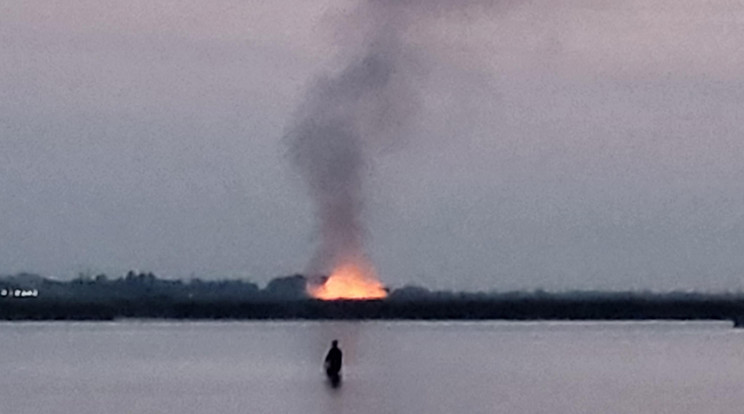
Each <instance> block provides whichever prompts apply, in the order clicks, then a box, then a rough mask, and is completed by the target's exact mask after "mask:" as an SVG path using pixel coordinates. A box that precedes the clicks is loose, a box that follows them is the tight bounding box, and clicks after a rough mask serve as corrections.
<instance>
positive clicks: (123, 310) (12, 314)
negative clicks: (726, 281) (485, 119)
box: [0, 272, 744, 323]
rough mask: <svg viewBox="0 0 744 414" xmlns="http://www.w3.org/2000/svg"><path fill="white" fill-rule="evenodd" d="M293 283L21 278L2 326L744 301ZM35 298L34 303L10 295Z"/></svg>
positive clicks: (681, 309) (670, 311) (435, 315)
mask: <svg viewBox="0 0 744 414" xmlns="http://www.w3.org/2000/svg"><path fill="white" fill-rule="evenodd" d="M305 284H306V280H305V278H304V277H303V276H300V275H294V276H288V277H281V278H277V279H274V280H272V281H271V282H270V283H269V284H268V285H267V286H266V287H264V288H263V289H261V288H259V287H258V286H257V285H256V284H254V283H250V282H245V281H240V280H221V281H204V280H199V279H194V280H191V281H189V282H183V281H179V280H164V279H159V278H157V277H155V276H154V275H153V274H151V273H134V272H129V273H128V274H127V275H125V276H122V277H120V278H117V279H109V278H107V277H106V276H104V275H99V276H95V277H80V278H77V279H74V280H70V281H56V280H50V279H45V278H42V277H39V276H36V275H29V274H21V275H16V276H7V277H2V278H0V290H3V291H4V292H5V296H2V297H0V320H2V319H4V320H111V319H117V318H170V319H421V320H438V319H464V320H468V319H469V320H482V319H508V320H535V319H545V320H547V319H553V320H572V319H576V320H579V319H597V320H644V319H669V320H689V319H707V320H733V321H735V322H737V323H741V322H742V319H741V317H742V316H743V315H744V293H725V294H704V293H688V292H670V293H649V292H562V293H548V292H542V291H536V292H504V293H498V292H491V293H457V292H442V291H437V292H433V291H429V290H427V289H424V288H421V287H404V288H401V289H396V290H393V291H391V292H390V296H389V297H388V298H387V299H385V300H374V301H333V302H323V301H319V300H314V299H311V298H308V297H307V295H306V293H305ZM33 290H35V291H36V292H37V296H34V297H20V296H19V297H16V296H14V292H21V291H27V292H31V291H33Z"/></svg>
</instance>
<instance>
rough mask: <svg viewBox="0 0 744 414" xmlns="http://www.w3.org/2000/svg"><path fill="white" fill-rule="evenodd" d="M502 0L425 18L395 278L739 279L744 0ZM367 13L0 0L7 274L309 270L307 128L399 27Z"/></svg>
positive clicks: (386, 178)
mask: <svg viewBox="0 0 744 414" xmlns="http://www.w3.org/2000/svg"><path fill="white" fill-rule="evenodd" d="M378 1H382V0H378ZM385 1H387V0H385ZM406 1H410V2H411V3H414V2H413V1H412V0H406ZM415 3H426V1H425V0H420V1H418V2H415ZM433 3H437V5H439V4H440V3H445V2H444V1H440V0H435V1H433ZM481 3H483V4H480V5H478V6H477V7H470V8H467V9H462V8H457V7H455V8H452V7H441V10H438V12H436V13H423V12H421V13H420V15H415V16H414V18H413V19H412V21H413V23H412V24H411V25H410V26H409V27H408V28H407V30H406V32H405V35H404V38H403V39H404V43H405V45H404V46H405V48H406V50H407V53H409V54H411V55H412V56H413V57H412V58H411V60H410V61H411V62H415V65H412V67H409V68H406V69H405V70H407V71H409V74H415V75H416V76H413V77H412V78H413V79H415V81H414V82H413V87H414V89H415V93H416V95H417V96H418V101H417V102H418V103H417V105H418V107H417V108H416V111H415V115H414V116H413V119H412V120H411V121H410V122H409V124H410V125H408V126H407V127H406V129H405V134H404V135H405V136H404V137H403V136H402V137H400V139H399V140H396V141H390V142H388V145H385V146H381V147H380V148H376V149H375V152H374V156H373V159H372V162H371V163H369V165H367V171H366V174H367V179H368V182H367V183H366V184H367V187H366V188H365V189H364V191H365V193H366V206H365V210H364V214H365V223H366V228H367V242H366V247H367V251H368V253H369V256H370V257H371V259H372V261H373V262H374V264H375V266H376V267H377V271H378V273H379V275H380V277H381V278H382V280H383V282H385V283H387V284H389V285H391V286H401V285H404V284H407V283H415V284H421V285H425V286H428V287H432V288H446V289H467V290H475V289H498V290H507V289H517V288H527V289H533V288H546V289H591V288H599V289H659V290H668V289H704V290H738V289H742V288H743V287H744V69H742V68H744V47H742V46H743V45H744V5H743V4H742V3H741V2H739V1H734V0H689V1H688V0H654V1H648V0H620V1H614V0H613V1H602V0H591V1H590V0H566V1H560V2H555V1H549V0H537V1H520V0H508V1H507V0H505V1H501V2H498V1H494V2H488V1H481ZM355 4H356V3H355V2H351V1H342V0H321V1H313V2H308V1H296V0H293V1H290V0H274V1H270V2H269V1H259V0H242V1H238V0H210V1H188V0H179V1H157V2H153V1H149V0H148V1H145V0H141V1H140V0H129V1H126V2H123V1H122V2H114V1H100V0H90V1H85V0H68V1H64V2H57V1H34V0H24V1H13V0H0V192H1V193H2V196H1V197H0V273H4V274H7V273H15V272H19V271H33V272H39V273H41V274H44V275H54V276H59V277H71V276H74V275H76V274H77V273H78V272H93V273H97V272H106V273H109V274H110V275H112V276H116V275H118V274H120V273H122V272H125V271H126V270H128V269H130V268H134V269H140V270H146V271H153V272H155V273H156V274H158V275H162V276H165V277H183V278H188V277H191V276H200V277H243V278H249V279H252V280H254V281H257V282H261V283H265V282H266V281H268V280H269V279H271V278H273V277H276V276H279V275H286V274H291V273H295V272H300V271H302V270H303V269H305V268H306V265H307V263H308V261H309V260H310V259H311V257H312V255H313V252H314V249H315V247H316V244H315V243H316V242H317V234H316V233H317V232H316V230H317V229H316V227H317V224H316V222H315V218H314V214H313V213H314V206H313V204H312V201H311V199H310V197H308V193H307V190H306V189H305V188H304V186H303V181H302V179H301V178H300V177H299V176H298V174H299V173H298V172H297V170H296V169H293V168H292V166H291V165H290V160H289V157H288V143H287V140H286V138H284V136H285V134H286V132H287V126H288V125H289V124H290V123H291V118H292V116H293V113H294V112H295V111H296V109H297V107H298V105H300V103H301V102H302V101H303V97H304V96H306V91H307V90H308V88H309V87H311V85H312V84H313V83H314V79H317V78H318V77H319V76H323V75H324V74H334V73H338V72H339V71H340V70H342V69H343V68H344V67H345V66H346V65H347V64H348V63H349V62H350V61H352V60H353V59H354V55H355V53H356V50H357V49H356V46H355V45H361V44H364V42H365V36H366V34H367V33H369V27H371V26H370V25H375V24H378V22H375V21H359V19H353V18H350V13H352V10H354V5H355ZM414 10H418V9H416V8H414ZM415 13H419V12H418V11H415ZM362 20H365V19H362ZM409 66H411V65H409ZM413 66H415V67H413Z"/></svg>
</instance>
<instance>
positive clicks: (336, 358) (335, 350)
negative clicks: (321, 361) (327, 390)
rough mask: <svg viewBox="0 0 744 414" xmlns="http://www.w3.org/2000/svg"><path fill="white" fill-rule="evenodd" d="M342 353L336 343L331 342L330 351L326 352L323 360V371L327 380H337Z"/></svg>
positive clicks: (334, 341)
mask: <svg viewBox="0 0 744 414" xmlns="http://www.w3.org/2000/svg"><path fill="white" fill-rule="evenodd" d="M342 358H343V353H342V352H341V349H339V347H338V341H337V340H335V339H334V340H333V342H331V349H330V350H329V351H328V355H326V358H325V370H326V374H327V375H328V377H329V378H331V379H334V378H338V377H339V376H340V373H341V360H342Z"/></svg>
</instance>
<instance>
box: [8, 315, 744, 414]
mask: <svg viewBox="0 0 744 414" xmlns="http://www.w3.org/2000/svg"><path fill="white" fill-rule="evenodd" d="M334 338H337V339H338V340H339V342H340V345H341V348H342V349H343V351H344V363H345V365H344V371H343V382H342V385H341V387H340V388H337V389H334V388H332V387H331V386H330V385H329V384H328V383H327V382H326V380H325V377H324V375H323V373H322V369H321V365H322V360H323V357H324V355H325V352H326V351H327V349H328V346H329V344H330V341H331V340H332V339H334ZM0 367H1V368H0V412H1V413H3V414H17V413H28V414H45V413H60V414H77V413H90V414H92V413H95V414H101V413H106V414H118V413H128V414H129V413H158V414H168V413H178V414H182V413H204V414H213V413H225V414H232V413H310V414H312V413H331V414H333V413H360V414H365V413H374V414H385V413H551V414H561V413H592V414H595V413H633V414H636V413H655V414H656V413H675V414H679V413H696V414H699V413H737V414H739V413H742V412H744V329H732V328H731V324H729V323H699V322H695V323H679V322H678V323H672V322H643V323H629V322H558V323H556V322H474V323H469V322H136V321H125V322H112V323H64V322H57V323H47V322H42V323H39V322H36V323H0Z"/></svg>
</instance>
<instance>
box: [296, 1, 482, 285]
mask: <svg viewBox="0 0 744 414" xmlns="http://www.w3.org/2000/svg"><path fill="white" fill-rule="evenodd" d="M466 3H467V4H470V5H472V4H475V3H481V4H484V3H487V2H482V1H481V2H473V1H468V0H462V1H455V0H428V1H427V0H419V1H413V0H397V1H396V0H366V1H362V2H361V3H360V4H358V5H357V7H356V8H355V9H354V10H353V11H352V12H351V13H350V14H349V15H347V16H346V18H347V19H346V24H345V25H343V28H344V29H342V30H341V31H342V32H343V31H344V30H360V31H364V33H365V36H364V39H363V41H362V42H361V44H354V45H349V44H348V43H349V42H347V41H345V40H343V38H344V36H343V35H344V33H341V36H340V37H339V39H340V40H339V43H341V44H339V46H340V47H341V48H342V49H344V50H343V51H342V52H343V53H344V54H345V55H348V56H351V58H350V60H349V61H348V62H347V64H346V66H345V68H344V69H343V70H341V71H340V72H339V73H336V74H333V75H325V76H321V77H319V78H318V79H316V81H315V82H314V84H313V85H312V86H311V87H310V88H309V90H308V92H307V95H306V97H305V100H304V102H303V103H302V105H301V106H300V107H299V109H298V112H297V113H296V114H295V117H294V118H293V122H292V123H291V125H290V129H289V134H288V135H289V140H290V154H291V159H292V162H293V164H294V165H295V167H296V168H297V169H298V171H299V172H300V173H301V174H302V177H303V179H304V180H305V182H306V184H307V186H308V188H309V192H310V195H311V197H312V199H313V201H314V203H315V205H316V208H317V218H318V220H319V230H320V244H319V246H318V250H317V251H316V253H315V256H314V258H313V260H312V261H311V263H310V265H309V269H307V270H308V271H309V272H310V273H311V274H328V272H329V271H330V270H331V269H333V268H336V267H338V266H342V265H344V264H347V263H349V262H353V263H355V264H357V265H359V266H361V267H363V268H366V269H367V270H368V272H367V273H368V274H369V270H371V266H370V265H369V261H368V259H367V257H366V254H365V252H364V246H363V244H364V243H363V242H364V236H365V227H364V224H363V220H362V210H363V206H364V185H365V176H366V175H367V174H368V169H369V167H370V163H371V159H372V158H373V155H374V154H375V153H376V152H378V151H379V149H380V148H385V147H388V146H390V145H391V144H393V145H394V142H395V141H396V140H400V139H402V138H403V135H405V132H404V131H405V129H406V127H407V126H408V125H409V124H410V121H411V120H412V118H413V115H414V114H415V113H416V112H417V108H418V99H417V90H418V88H417V87H416V86H415V85H416V83H417V81H418V80H419V78H420V74H421V72H420V71H419V70H418V69H417V67H418V65H417V59H416V57H415V56H416V53H413V49H412V48H411V47H410V45H408V44H407V42H406V39H405V36H406V32H407V29H408V28H409V26H410V25H411V23H413V22H416V21H417V20H418V19H419V18H425V17H428V16H430V15H431V14H432V13H441V12H445V11H447V10H448V9H452V8H462V7H464V5H465V4H466ZM365 27H366V29H365ZM355 28H356V29H355ZM349 34H350V35H351V33H349ZM354 34H357V33H354ZM349 37H352V38H353V37H354V36H349Z"/></svg>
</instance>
